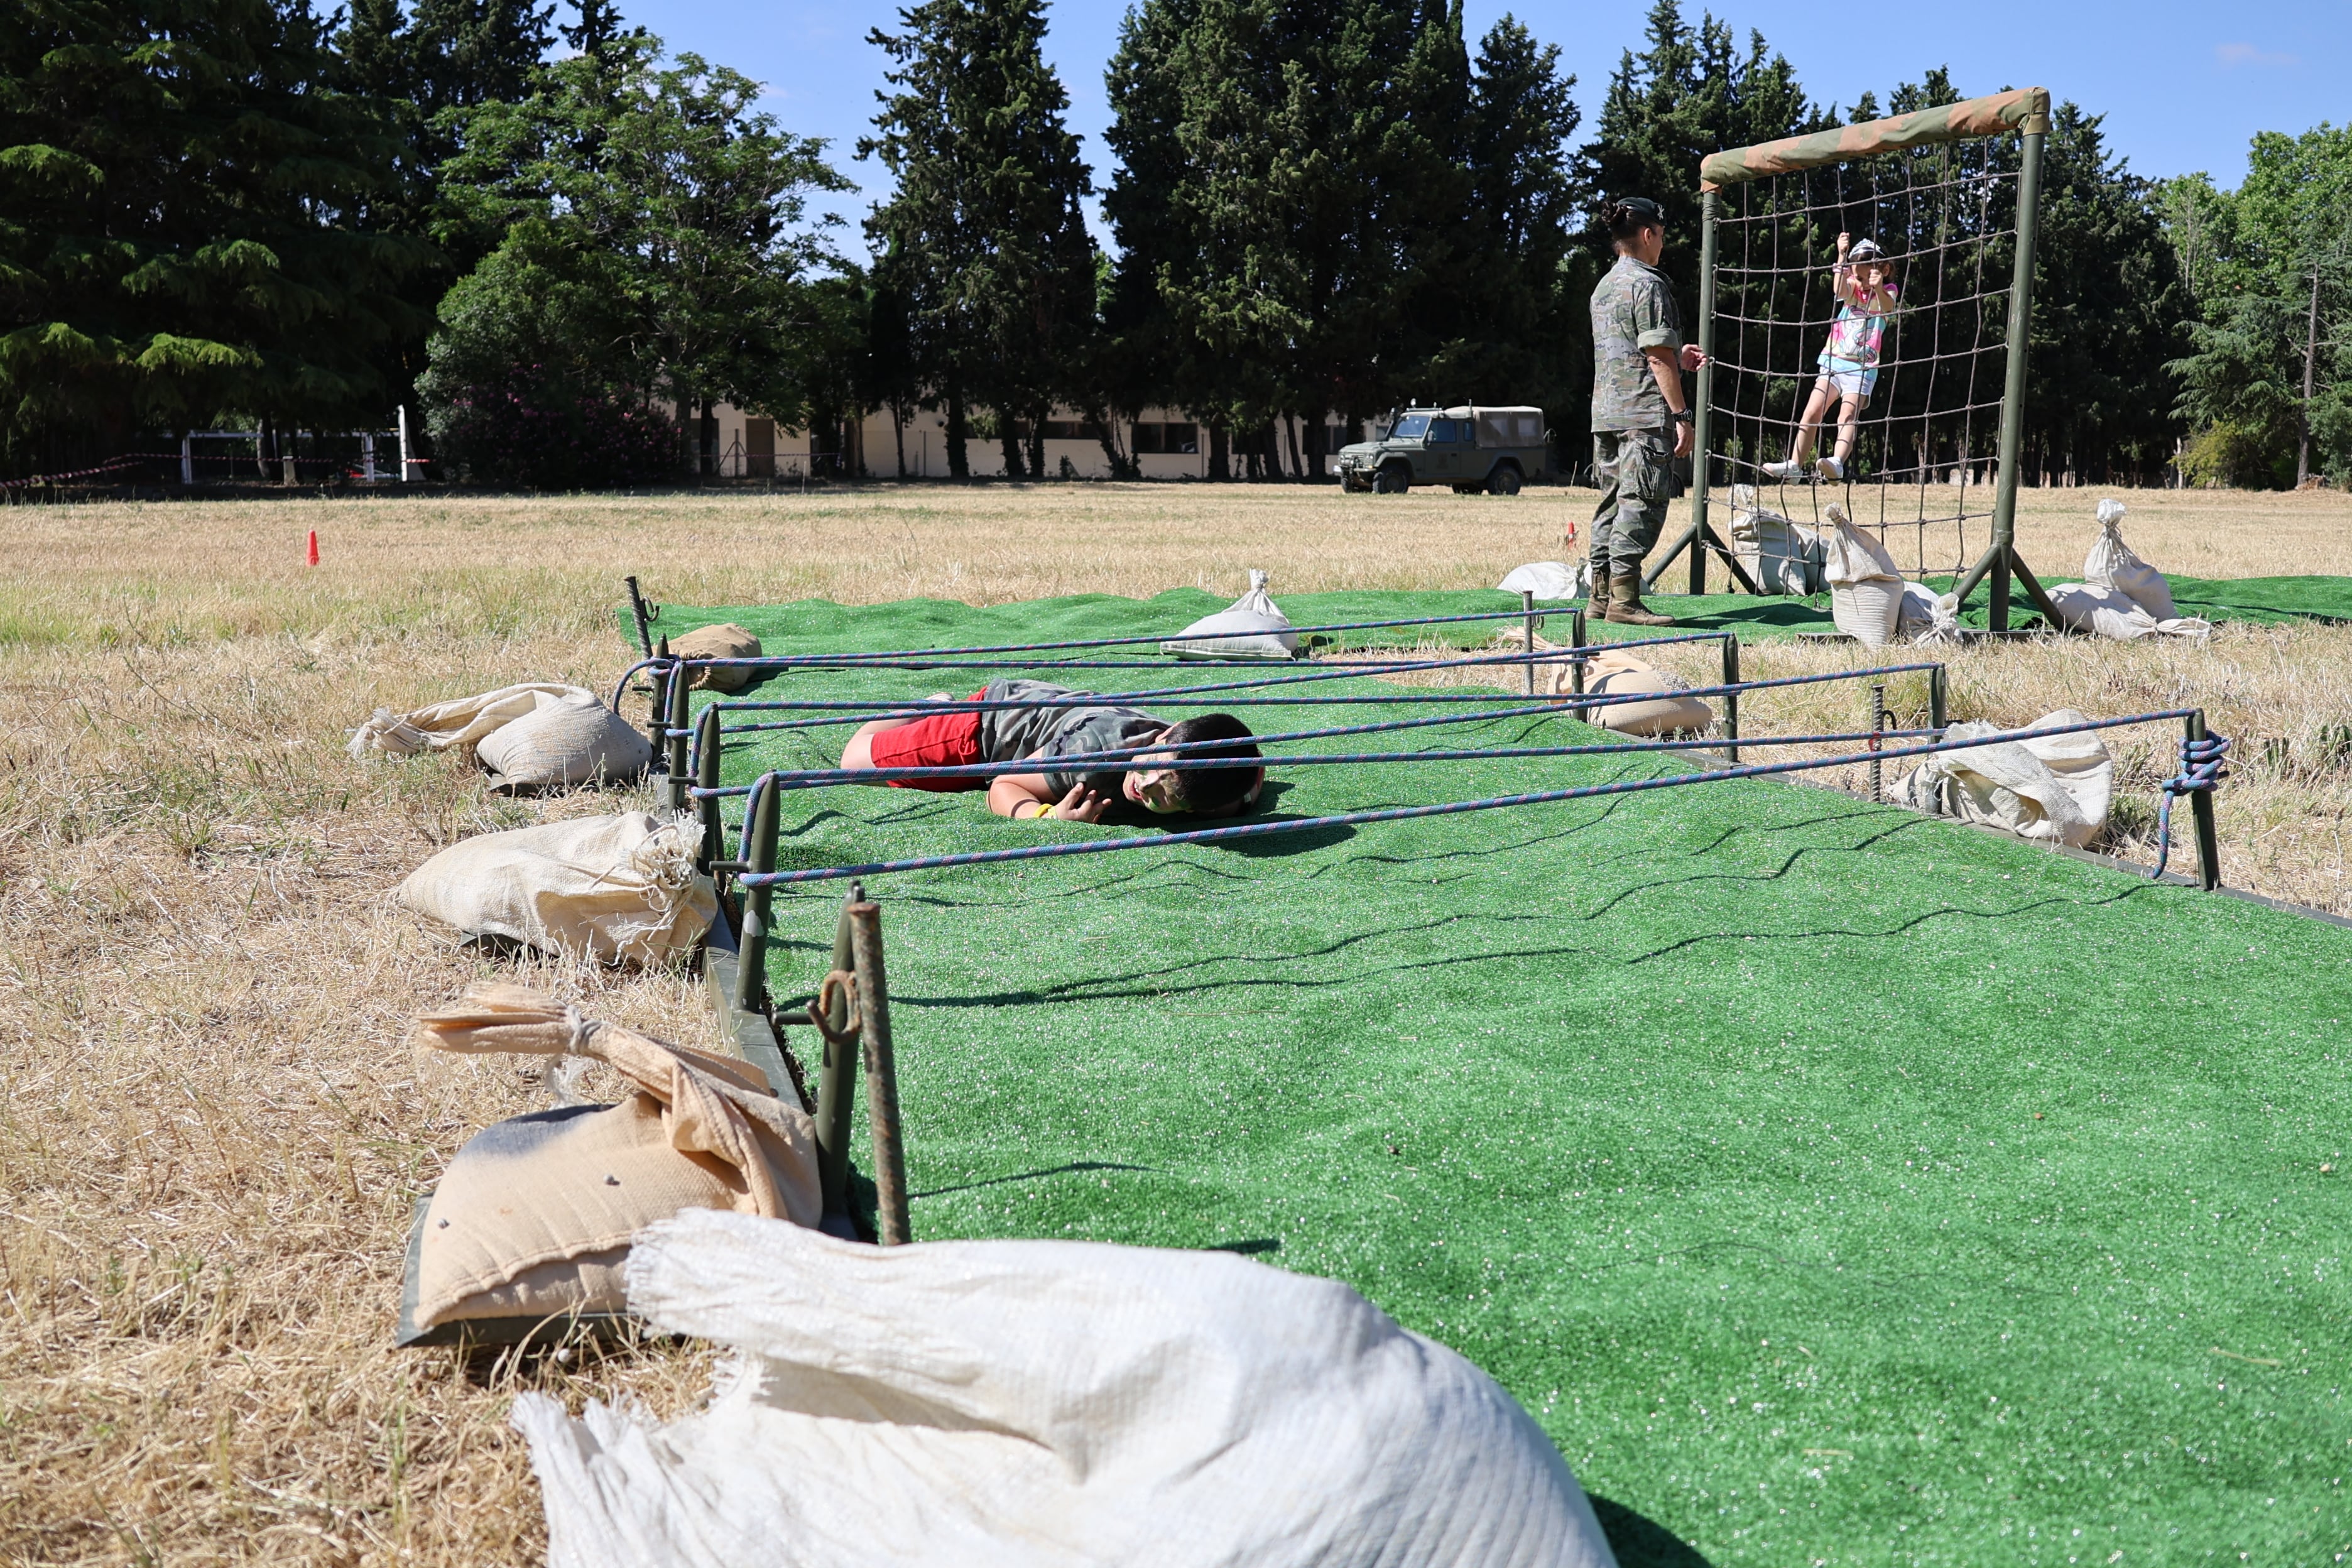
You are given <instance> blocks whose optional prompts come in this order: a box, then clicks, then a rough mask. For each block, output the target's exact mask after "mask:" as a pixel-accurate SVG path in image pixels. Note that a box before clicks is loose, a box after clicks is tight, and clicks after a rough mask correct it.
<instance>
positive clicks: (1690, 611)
mask: <svg viewBox="0 0 2352 1568" xmlns="http://www.w3.org/2000/svg"><path fill="white" fill-rule="evenodd" d="M1710 572H1711V575H1712V576H1713V577H1714V578H1715V579H1717V580H1718V581H1719V580H1721V579H1722V577H1723V572H1722V568H1721V564H1720V563H1713V564H1712V565H1711V567H1710ZM1682 573H1683V569H1682V568H1681V567H1680V566H1676V567H1674V568H1670V569H1669V572H1668V574H1667V579H1666V584H1667V585H1671V584H1675V583H1681V582H1685V581H1687V578H1686V577H1685V576H1684V575H1683V574H1682ZM2050 581H2052V582H2053V583H2054V582H2057V581H2059V579H2057V578H2052V579H2050ZM1928 582H1929V583H1930V584H1931V585H1932V586H1934V587H1935V588H1936V589H1937V591H1938V592H1941V591H1943V590H1946V589H1948V588H1949V587H1950V586H1951V579H1949V578H1945V577H1939V578H1930V579H1928ZM2171 583H2172V594H2173V598H2174V601H2175V602H2176V603H2177V604H2178V605H2179V607H2180V613H2181V614H2182V615H2184V616H2203V617H2204V618H2205V619H2207V620H2210V621H2255V622H2279V621H2289V620H2297V619H2305V620H2308V619H2319V620H2328V621H2336V620H2347V621H2352V577H2250V578H2245V579H2242V580H2237V581H2221V580H2216V579H2209V578H2202V577H2175V578H2173V579H2171ZM1651 598H1652V599H1653V600H1654V603H1655V607H1657V608H1659V609H1661V610H1664V611H1665V612H1666V613H1668V614H1670V615H1672V616H1675V617H1676V618H1677V620H1678V621H1679V622H1680V623H1681V625H1680V627H1679V629H1681V630H1685V631H1736V632H1738V634H1739V635H1740V637H1742V638H1743V639H1760V638H1769V637H1793V636H1795V635H1796V634H1798V633H1800V632H1827V631H1832V630H1834V629H1835V627H1834V626H1833V624H1832V621H1831V618H1830V601H1829V595H1827V594H1816V595H1813V596H1812V597H1811V598H1810V599H1787V598H1758V597H1756V596H1754V595H1747V594H1707V595H1696V596H1694V595H1677V594H1671V593H1659V594H1654V595H1651ZM1275 602H1276V604H1277V605H1280V606H1281V608H1282V612H1283V614H1285V615H1286V616H1289V617H1290V619H1291V621H1292V623H1293V624H1295V625H1297V626H1331V625H1338V624H1340V623H1344V622H1349V621H1372V620H1391V619H1402V618H1404V617H1407V616H1458V615H1469V614H1474V613H1477V612H1482V611H1489V610H1513V609H1517V607H1518V603H1519V599H1518V595H1516V594H1505V593H1501V592H1499V591H1497V590H1495V589H1475V590H1468V591H1465V592H1460V593H1449V594H1430V593H1402V592H1389V591H1381V590H1369V589H1368V590H1362V591H1358V592H1352V593H1339V594H1281V595H1276V598H1275ZM1229 603H1231V601H1230V600H1229V599H1224V598H1220V597H1219V596H1217V595H1213V594H1209V593H1204V592H1202V590H1200V589H1198V588H1175V589H1171V590H1170V591H1169V592H1167V593H1165V594H1160V595H1154V596H1153V597H1151V598H1149V599H1128V598H1121V597H1119V596H1118V595H1111V594H1076V595H1070V596H1068V597H1066V598H1059V599H1039V600H1034V601H1031V602H1029V603H1026V604H1014V605H988V606H984V607H982V606H975V605H963V604H958V603H955V602H954V601H952V600H947V599H903V600H900V601H898V602H897V603H895V604H888V605H836V604H834V603H833V602H832V601H830V600H826V599H803V600H801V601H798V602H797V603H793V604H789V605H717V606H709V607H704V606H697V605H665V606H663V608H662V612H661V618H660V620H659V621H658V622H656V626H655V629H656V632H657V633H660V634H667V635H668V636H671V637H676V636H677V635H678V634H680V633H682V632H686V631H690V630H692V629H693V628H695V627H697V626H715V625H717V624H719V622H722V621H732V622H734V623H736V624H737V625H739V626H745V627H748V628H749V629H750V630H751V631H753V632H755V633H757V634H758V635H759V637H760V642H761V647H763V648H764V649H765V650H766V651H767V652H769V653H771V654H790V653H816V652H824V651H827V650H830V649H834V648H838V647H953V646H979V645H982V644H989V643H1037V642H1061V641H1071V640H1076V639H1078V638H1083V637H1138V636H1143V635H1146V634H1150V635H1154V636H1170V637H1172V636H1174V635H1175V633H1177V632H1178V631H1181V629H1182V628H1183V627H1185V626H1189V625H1191V624H1192V622H1193V621H1195V620H1198V619H1199V618H1200V617H1201V616H1206V615H1212V614H1214V613H1215V612H1216V611H1218V610H1222V609H1223V608H1224V607H1225V606H1226V605H1228V604H1229ZM1573 607H1574V605H1572V604H1571V605H1549V606H1547V609H1548V612H1549V617H1550V619H1549V624H1548V625H1547V627H1546V635H1548V636H1549V637H1552V638H1553V639H1554V640H1555V641H1565V640H1566V636H1567V634H1566V624H1567V623H1566V620H1565V616H1566V613H1567V611H1568V610H1569V609H1571V608H1573ZM1986 613H1987V612H1986V608H1985V604H1984V599H1983V595H1981V594H1979V595H1977V598H1976V601H1975V603H1974V604H1973V605H1971V606H1970V607H1969V609H1967V610H1965V611H1964V612H1963V613H1962V614H1961V616H1960V621H1961V624H1962V625H1964V626H1984V625H1985V624H1986ZM621 615H622V619H623V626H624V631H625V633H626V635H628V636H629V637H631V638H633V639H634V637H635V627H634V625H633V624H632V623H629V621H628V619H627V616H628V612H627V611H626V610H623V611H622V612H621ZM1514 624H1515V623H1514V622H1511V621H1507V620H1497V621H1473V622H1458V623H1455V624H1454V625H1452V626H1410V627H1400V628H1396V629H1393V630H1387V631H1379V632H1370V631H1367V632H1353V633H1342V634H1334V635H1333V637H1332V638H1331V640H1332V641H1333V642H1334V643H1335V644H1337V645H1339V646H1342V647H1371V646H1386V645H1391V644H1403V645H1407V646H1410V645H1412V644H1413V643H1415V642H1428V643H1434V644H1438V645H1441V646H1447V647H1475V646H1477V645H1478V644H1480V643H1483V642H1486V641H1487V640H1489V639H1490V638H1492V637H1494V636H1495V634H1496V632H1497V631H1500V630H1503V629H1506V628H1507V627H1509V626H1513V625H1514ZM2041 624H2042V620H2041V617H2040V616H2039V615H2037V614H2036V613H2035V612H2034V610H2033V608H2032V605H2031V603H2029V602H2027V601H2026V600H2025V599H2024V598H2023V595H2022V594H2020V595H2019V598H2018V600H2017V602H2016V603H2014V604H2012V605H2011V625H2012V626H2016V627H2018V628H2020V629H2024V628H2028V627H2032V626H2040V625H2041ZM1592 635H1594V636H1595V637H1597V638H1599V639H1601V640H1608V639H1611V638H1615V637H1629V636H1633V635H1634V634H1633V631H1632V630H1631V629H1625V630H1622V631H1620V630H1612V629H1609V628H1607V627H1602V628H1598V629H1596V630H1595V632H1594V633H1593V634H1592ZM1150 647H1151V645H1150V644H1148V643H1147V644H1140V645H1137V647H1136V648H1134V649H1130V650H1126V652H1136V651H1148V650H1149V649H1150ZM1125 656H1126V654H1125V653H1123V652H1118V651H1113V653H1112V654H1111V657H1125Z"/></svg>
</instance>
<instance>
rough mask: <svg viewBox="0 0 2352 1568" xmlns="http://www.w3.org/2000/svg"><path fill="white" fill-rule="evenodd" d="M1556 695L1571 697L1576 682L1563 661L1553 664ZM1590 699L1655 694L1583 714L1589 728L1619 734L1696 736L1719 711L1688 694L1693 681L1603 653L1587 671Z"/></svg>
mask: <svg viewBox="0 0 2352 1568" xmlns="http://www.w3.org/2000/svg"><path fill="white" fill-rule="evenodd" d="M1552 668H1553V675H1552V683H1553V684H1552V691H1553V694H1554V695H1556V696H1568V695H1572V694H1573V692H1574V680H1575V677H1574V675H1573V673H1572V672H1571V671H1570V668H1569V666H1568V664H1567V663H1566V662H1565V661H1563V662H1561V663H1559V664H1557V665H1554V666H1553V667H1552ZM1584 689H1585V692H1586V693H1587V694H1588V695H1593V696H1603V697H1628V696H1633V695H1636V694H1639V693H1654V696H1653V697H1651V698H1650V700H1646V701H1634V702H1612V703H1608V704H1605V705H1603V706H1601V707H1597V708H1591V709H1587V710H1585V711H1584V713H1583V715H1582V717H1583V718H1584V721H1586V722H1587V723H1591V724H1598V725H1600V726H1601V728H1602V729H1604V730H1610V731H1615V732H1616V733H1618V734H1621V735H1651V736H1656V735H1678V734H1697V733H1701V732H1703V731H1706V730H1707V729H1708V728H1709V727H1710V726H1712V725H1713V724H1714V723H1715V710H1713V709H1712V708H1709V707H1708V706H1707V705H1706V702H1705V701H1703V700H1700V699H1698V698H1696V697H1693V696H1691V695H1690V682H1688V681H1686V680H1685V679H1683V678H1682V677H1681V676H1679V675H1675V674H1674V673H1673V672H1671V671H1669V670H1664V669H1660V668H1657V667H1656V666H1654V665H1652V664H1647V663H1644V662H1643V660H1641V659H1638V658H1634V657H1633V655H1632V654H1630V653H1617V652H1610V653H1600V654H1595V655H1594V656H1593V657H1592V658H1591V659H1589V660H1587V661H1586V663H1585V666H1584Z"/></svg>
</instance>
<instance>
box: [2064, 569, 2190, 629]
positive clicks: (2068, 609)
mask: <svg viewBox="0 0 2352 1568" xmlns="http://www.w3.org/2000/svg"><path fill="white" fill-rule="evenodd" d="M2049 592H2050V605H2051V607H2052V608H2053V609H2054V610H2056V611H2057V612H2058V618H2059V620H2060V622H2061V623H2063V625H2064V626H2065V627H2066V628H2067V629H2068V630H2069V631H2077V632H2089V633H2091V634H2092V635H2093V636H2095V637H2111V638H2114V639H2115V640H2116V641H2118V642H2131V641H2134V640H2136V639H2137V638H2140V637H2159V636H2160V637H2210V636H2211V635H2212V632H2213V623H2212V622H2210V621H2207V620H2200V619H2199V618H2198V617H2197V616H2172V617H2170V618H2169V619H2166V620H2158V618H2157V617H2155V616H2152V615H2150V614H2148V612H2147V610H2146V609H2145V608H2144V607H2142V606H2141V605H2139V604H2138V603H2137V601H2136V600H2134V599H2132V598H2130V597H2129V596H2128V595H2126V594H2125V593H2124V592H2123V590H2122V589H2120V588H2109V587H2102V586H2099V585H2098V584H2092V583H2061V584H2058V585H2057V586H2056V587H2054V588H2052V589H2051V590H2050V591H2049Z"/></svg>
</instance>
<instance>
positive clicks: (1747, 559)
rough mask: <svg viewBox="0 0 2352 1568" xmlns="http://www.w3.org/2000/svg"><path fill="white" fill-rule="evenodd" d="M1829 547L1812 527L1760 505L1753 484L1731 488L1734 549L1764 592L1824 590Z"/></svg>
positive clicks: (1742, 565)
mask: <svg viewBox="0 0 2352 1568" xmlns="http://www.w3.org/2000/svg"><path fill="white" fill-rule="evenodd" d="M1824 549H1825V547H1824V545H1823V544H1822V536H1821V535H1820V534H1819V533H1817V532H1815V531H1813V530H1812V529H1810V528H1807V527H1806V526H1805V525H1804V524H1802V523H1801V522H1795V521H1790V519H1788V518H1785V517H1782V516H1781V515H1780V513H1779V512H1776V511H1770V510H1766V509H1765V508H1763V507H1761V506H1759V505H1758V504H1757V500H1756V487H1755V486H1754V485H1734V486H1732V487H1731V552H1732V554H1733V555H1734V556H1735V557H1737V558H1738V562H1739V564H1740V567H1741V568H1742V569H1743V570H1744V571H1746V572H1747V574H1748V576H1749V577H1750V578H1752V579H1753V580H1754V581H1755V584H1756V586H1757V588H1758V589H1759V591H1761V592H1763V593H1767V594H1789V595H1796V596H1797V597H1800V598H1802V597H1804V596H1805V595H1810V594H1818V593H1820V592H1821V590H1822V563H1823V556H1824Z"/></svg>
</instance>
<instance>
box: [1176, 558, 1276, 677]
mask: <svg viewBox="0 0 2352 1568" xmlns="http://www.w3.org/2000/svg"><path fill="white" fill-rule="evenodd" d="M1160 652H1162V653H1172V654H1174V655H1175V656H1176V657H1177V658H1293V657H1295V656H1296V655H1297V652H1298V634H1297V632H1294V631H1292V630H1291V629H1290V617H1289V616H1286V615H1284V614H1283V613H1282V612H1281V610H1279V609H1277V608H1276V606H1275V603H1274V600H1273V599H1272V598H1270V597H1269V596H1267V594H1266V591H1265V573H1263V572H1252V573H1251V574H1249V592H1248V593H1246V594H1244V595H1242V596H1241V597H1240V598H1238V599H1235V600H1234V602H1233V603H1232V604H1231V605H1227V606H1226V607H1225V608H1223V609H1222V610H1219V611H1218V612H1217V613H1216V614H1215V615H1213V616H1202V618H1201V619H1199V620H1197V621H1194V622H1193V623H1192V625H1191V626H1186V627H1185V628H1184V629H1183V630H1182V631H1181V632H1178V633H1177V634H1176V636H1175V637H1172V638H1171V639H1170V640H1168V641H1167V642H1163V643H1161V644H1160Z"/></svg>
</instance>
